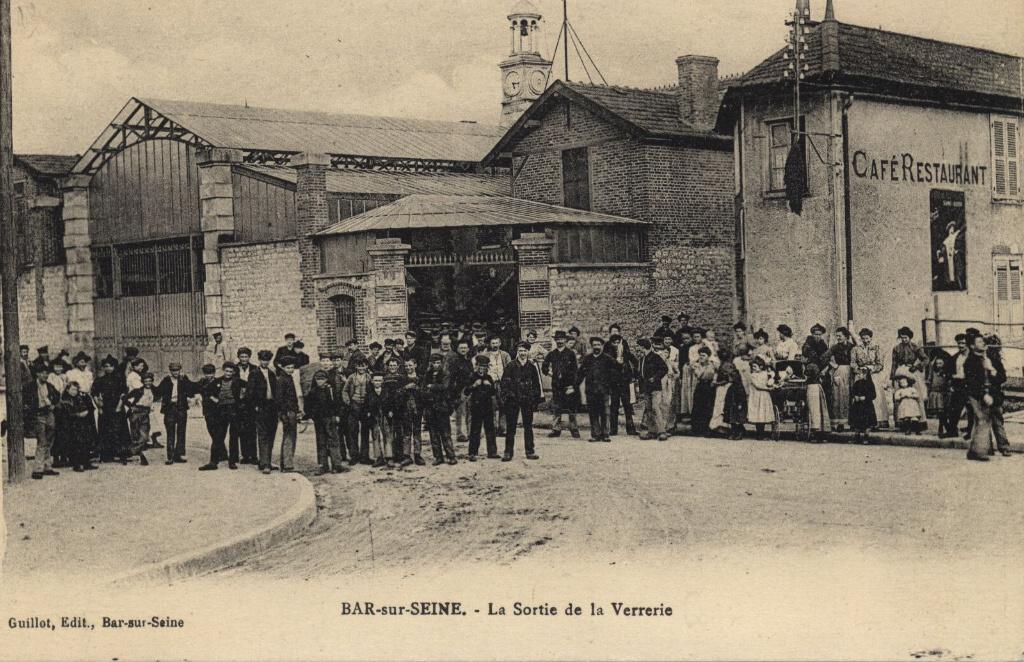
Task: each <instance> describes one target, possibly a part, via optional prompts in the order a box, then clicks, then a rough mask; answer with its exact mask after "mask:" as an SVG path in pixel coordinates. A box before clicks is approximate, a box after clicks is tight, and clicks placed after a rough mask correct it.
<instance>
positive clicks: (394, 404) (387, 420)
mask: <svg viewBox="0 0 1024 662" xmlns="http://www.w3.org/2000/svg"><path fill="white" fill-rule="evenodd" d="M385 365H386V367H387V369H386V372H385V373H384V382H383V388H384V401H383V409H384V413H385V416H384V419H383V420H382V421H381V433H382V434H383V437H384V446H385V450H386V449H387V446H389V445H390V446H391V460H392V462H395V463H398V462H401V463H402V466H408V465H409V464H412V460H409V462H405V461H404V459H403V457H402V447H403V441H404V439H403V437H402V429H403V428H404V427H405V397H404V396H405V394H404V393H403V392H402V387H403V386H405V376H404V375H402V374H401V373H400V372H399V370H398V357H397V356H389V357H388V360H387V363H386V364H385Z"/></svg>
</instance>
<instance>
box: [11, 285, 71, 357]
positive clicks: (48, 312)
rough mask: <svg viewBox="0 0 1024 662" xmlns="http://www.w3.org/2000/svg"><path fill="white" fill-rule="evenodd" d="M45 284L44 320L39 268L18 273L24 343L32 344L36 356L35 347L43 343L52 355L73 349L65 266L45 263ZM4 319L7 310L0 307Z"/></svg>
mask: <svg viewBox="0 0 1024 662" xmlns="http://www.w3.org/2000/svg"><path fill="white" fill-rule="evenodd" d="M43 288H44V290H45V292H46V297H45V298H44V300H43V301H44V308H43V313H44V315H45V317H46V319H44V320H40V319H38V312H39V311H38V308H37V307H36V271H35V269H29V270H27V271H26V272H25V273H23V274H21V275H19V276H18V327H19V329H18V330H19V334H20V337H21V344H23V345H28V346H29V347H31V348H32V356H35V349H36V347H39V346H40V345H49V347H50V349H51V353H52V355H53V356H56V355H57V352H58V351H60V349H62V348H67V349H69V350H70V349H71V344H70V338H69V336H68V315H67V313H68V307H67V305H65V302H64V297H65V295H66V293H67V279H66V277H65V275H64V267H45V268H44V270H43ZM2 320H3V311H2V310H0V322H2ZM0 328H2V327H0ZM0 335H2V334H0Z"/></svg>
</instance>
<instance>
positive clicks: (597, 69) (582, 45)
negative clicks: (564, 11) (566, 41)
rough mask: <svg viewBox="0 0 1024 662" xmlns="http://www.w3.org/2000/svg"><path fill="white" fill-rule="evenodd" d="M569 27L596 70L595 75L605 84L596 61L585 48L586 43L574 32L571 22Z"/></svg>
mask: <svg viewBox="0 0 1024 662" xmlns="http://www.w3.org/2000/svg"><path fill="white" fill-rule="evenodd" d="M569 29H570V30H572V33H573V35H575V37H576V39H575V41H578V42H579V45H580V48H582V49H583V52H584V53H586V54H587V58H588V59H589V60H590V64H592V65H594V71H596V72H597V75H598V76H600V77H601V82H602V83H604V84H605V85H607V84H608V81H607V80H605V77H604V74H602V73H601V70H600V69H599V68H598V66H597V62H595V61H594V58H593V57H591V56H590V51H588V50H587V46H586V44H584V43H583V40H582V39H580V35H579V33H578V32H576V28H574V27H573V26H572V23H570V24H569Z"/></svg>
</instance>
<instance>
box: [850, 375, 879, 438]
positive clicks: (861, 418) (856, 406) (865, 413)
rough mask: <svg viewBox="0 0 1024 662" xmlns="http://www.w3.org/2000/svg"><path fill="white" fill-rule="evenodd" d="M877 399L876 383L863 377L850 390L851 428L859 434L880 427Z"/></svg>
mask: <svg viewBox="0 0 1024 662" xmlns="http://www.w3.org/2000/svg"><path fill="white" fill-rule="evenodd" d="M875 397H876V393H875V383H874V381H873V380H872V379H871V378H870V377H864V376H863V375H861V376H860V377H858V378H857V381H855V382H854V383H853V388H852V389H850V399H851V402H850V427H852V428H853V429H854V430H856V431H857V432H867V431H868V430H870V429H871V428H873V427H875V426H876V425H878V417H877V416H875Z"/></svg>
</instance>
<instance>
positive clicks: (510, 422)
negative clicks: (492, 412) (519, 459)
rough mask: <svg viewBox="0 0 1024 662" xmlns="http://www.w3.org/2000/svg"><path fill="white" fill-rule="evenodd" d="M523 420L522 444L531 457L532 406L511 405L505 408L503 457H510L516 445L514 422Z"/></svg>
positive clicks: (532, 449)
mask: <svg viewBox="0 0 1024 662" xmlns="http://www.w3.org/2000/svg"><path fill="white" fill-rule="evenodd" d="M520 417H521V418H522V419H523V444H524V445H525V447H526V454H527V455H533V451H534V448H533V405H529V404H520V403H512V404H509V405H507V406H506V407H505V455H507V456H509V457H512V456H513V455H514V452H515V445H516V422H517V421H518V420H519V418H520Z"/></svg>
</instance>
